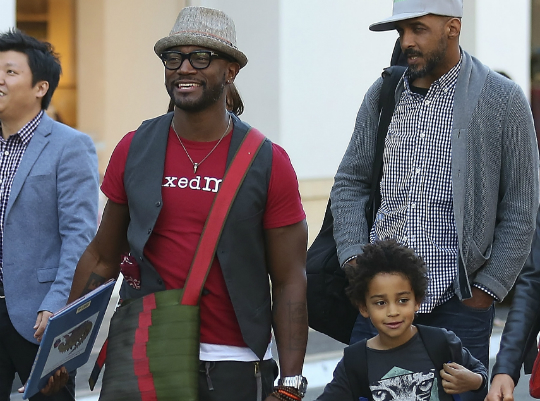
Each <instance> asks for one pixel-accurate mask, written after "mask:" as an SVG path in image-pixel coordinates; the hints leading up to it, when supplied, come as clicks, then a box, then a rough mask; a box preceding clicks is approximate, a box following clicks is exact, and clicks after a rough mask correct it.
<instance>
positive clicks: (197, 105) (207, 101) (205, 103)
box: [167, 80, 225, 112]
mask: <svg viewBox="0 0 540 401" xmlns="http://www.w3.org/2000/svg"><path fill="white" fill-rule="evenodd" d="M177 83H178V81H176V82H175V84H174V85H172V87H170V88H167V92H168V93H169V96H170V97H171V99H172V101H173V102H174V105H175V106H176V108H178V109H180V110H183V111H188V112H198V111H202V110H204V109H206V108H208V107H210V106H211V105H213V104H214V103H216V102H217V101H218V100H219V99H220V98H221V96H222V94H223V91H224V90H225V80H223V81H222V82H221V83H218V84H216V85H213V86H208V85H207V82H202V83H201V88H202V95H201V96H200V97H199V98H198V99H195V100H186V99H183V98H181V97H179V98H176V97H175V96H174V87H175V86H176V84H177Z"/></svg>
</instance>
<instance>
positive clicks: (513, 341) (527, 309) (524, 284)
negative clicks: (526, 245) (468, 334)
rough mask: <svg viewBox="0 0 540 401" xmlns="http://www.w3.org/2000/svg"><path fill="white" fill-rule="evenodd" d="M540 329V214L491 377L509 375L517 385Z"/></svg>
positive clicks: (517, 284) (517, 282)
mask: <svg viewBox="0 0 540 401" xmlns="http://www.w3.org/2000/svg"><path fill="white" fill-rule="evenodd" d="M539 330H540V213H539V214H538V215H537V217H536V231H535V233H534V238H533V242H532V248H531V253H530V254H529V257H528V258H527V261H526V262H525V265H524V266H523V270H522V271H521V273H520V275H519V277H518V279H517V281H516V289H515V294H514V300H513V302H512V307H511V308H510V313H509V314H508V318H507V320H506V325H505V326H504V331H503V335H502V339H501V347H500V350H499V353H498V354H497V360H496V362H495V366H494V367H493V371H492V376H495V375H496V374H499V373H505V374H507V375H510V376H511V377H512V378H513V379H514V382H515V383H516V384H517V382H518V380H519V374H520V370H521V364H522V363H523V362H524V360H525V359H526V357H527V354H528V352H529V350H530V349H531V347H533V346H534V345H535V343H536V336H537V334H538V332H539Z"/></svg>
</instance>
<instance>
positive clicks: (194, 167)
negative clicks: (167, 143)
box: [171, 115, 232, 174]
mask: <svg viewBox="0 0 540 401" xmlns="http://www.w3.org/2000/svg"><path fill="white" fill-rule="evenodd" d="M231 121H232V118H231V116H230V115H229V122H228V124H227V128H226V129H225V132H224V133H223V134H222V135H221V138H219V141H218V142H217V143H216V145H215V146H214V147H213V148H212V150H211V151H210V152H208V154H207V155H206V156H204V157H203V159H202V160H201V161H200V162H198V163H195V162H194V161H193V159H192V158H191V156H190V155H189V152H188V151H187V149H186V147H185V146H184V142H182V139H180V135H178V132H176V128H175V126H174V118H173V119H172V121H171V127H172V129H173V131H174V133H175V134H176V137H177V138H178V141H179V142H180V145H182V148H183V149H184V152H186V155H187V157H188V159H189V161H190V162H191V164H192V165H193V174H195V173H197V169H198V168H199V166H200V165H201V164H202V162H203V161H205V160H206V159H208V156H210V155H211V154H212V152H213V151H214V150H216V148H217V147H218V146H219V144H220V143H221V141H222V140H223V138H225V134H226V133H227V132H229V128H230V126H231Z"/></svg>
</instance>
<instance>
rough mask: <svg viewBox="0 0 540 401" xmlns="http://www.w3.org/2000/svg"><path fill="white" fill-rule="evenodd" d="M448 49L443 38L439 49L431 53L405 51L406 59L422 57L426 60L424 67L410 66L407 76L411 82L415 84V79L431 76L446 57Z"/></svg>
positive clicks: (438, 46)
mask: <svg viewBox="0 0 540 401" xmlns="http://www.w3.org/2000/svg"><path fill="white" fill-rule="evenodd" d="M447 49H448V44H447V42H446V41H445V39H444V38H441V40H440V41H439V43H438V45H437V48H436V49H435V50H433V51H431V52H429V53H426V54H424V53H422V52H420V51H418V50H414V49H405V50H404V51H403V54H404V55H405V56H406V57H409V56H416V57H422V58H423V59H424V66H423V67H419V66H417V65H409V68H408V69H407V75H408V78H409V81H410V82H414V80H415V79H418V78H423V77H425V76H426V75H428V74H430V73H431V72H432V71H433V70H434V69H435V68H436V67H437V66H439V64H441V62H442V61H443V60H444V58H445V57H446V51H447Z"/></svg>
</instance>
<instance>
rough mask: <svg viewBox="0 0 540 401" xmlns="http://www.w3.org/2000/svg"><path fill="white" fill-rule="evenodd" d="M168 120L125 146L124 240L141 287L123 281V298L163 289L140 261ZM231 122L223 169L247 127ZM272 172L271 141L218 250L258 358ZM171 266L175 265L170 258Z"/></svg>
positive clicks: (153, 123) (266, 288)
mask: <svg viewBox="0 0 540 401" xmlns="http://www.w3.org/2000/svg"><path fill="white" fill-rule="evenodd" d="M172 116H173V114H172V113H169V114H166V115H163V116H160V117H157V118H154V119H152V120H147V121H145V122H143V123H142V124H141V126H140V127H139V129H137V132H136V133H135V135H134V136H133V140H132V141H131V145H130V148H129V153H128V157H127V161H126V167H125V173H124V185H125V189H126V194H127V198H128V206H129V215H130V223H129V227H128V232H127V237H128V241H129V245H130V248H131V254H132V255H133V257H135V258H136V259H137V261H138V263H139V266H140V268H141V289H140V290H135V289H133V288H132V287H130V286H129V285H128V284H127V283H126V282H124V283H123V285H122V289H121V292H120V296H121V297H122V299H130V298H139V297H142V296H144V295H147V294H150V293H153V292H157V291H163V290H165V285H164V283H163V280H162V279H161V277H160V276H159V274H158V273H157V272H156V270H155V269H154V267H153V266H152V265H151V264H150V262H149V261H148V260H147V259H146V258H145V257H144V253H143V250H144V247H145V245H146V242H147V241H148V238H149V237H150V235H151V234H152V229H153V228H154V225H155V223H156V220H157V218H158V216H159V213H160V211H161V208H162V206H163V201H162V197H161V186H162V183H163V174H164V163H165V152H166V150H167V139H168V135H169V127H170V125H171V120H172ZM232 118H233V123H234V130H233V133H232V140H231V146H230V148H229V153H228V156H227V167H228V166H229V165H230V163H231V160H232V158H233V156H234V155H235V154H236V151H237V150H238V147H239V146H240V144H241V142H242V139H243V138H244V136H245V135H246V133H247V131H248V129H249V126H248V125H247V124H245V123H243V122H242V121H240V120H239V119H238V118H237V117H236V116H234V115H233V116H232ZM271 169H272V143H271V142H270V141H269V140H268V139H266V140H265V141H264V143H263V145H262V147H261V150H260V151H259V154H258V155H257V156H256V158H255V160H254V161H253V164H252V165H251V167H250V169H249V171H248V173H247V175H246V177H245V180H244V182H243V183H242V185H241V187H240V189H239V191H238V194H237V196H236V199H235V201H234V202H233V204H232V207H231V210H230V213H229V216H228V218H227V221H226V222H225V226H224V228H223V232H222V235H221V239H220V241H219V243H218V247H217V252H216V255H217V257H218V259H219V263H220V265H221V269H222V271H223V276H224V278H225V283H226V285H227V289H228V291H229V296H230V298H231V301H232V304H233V307H234V311H235V314H236V317H237V319H238V322H239V324H240V329H241V331H242V337H243V338H244V341H245V342H246V344H247V345H248V347H249V348H251V349H252V350H253V352H254V353H255V354H256V355H257V356H258V357H259V358H261V359H262V357H263V355H264V353H265V351H266V348H267V346H268V342H269V340H270V328H271V323H272V314H271V300H270V285H269V279H268V269H267V266H266V255H265V252H266V249H265V239H264V229H263V222H262V220H263V215H264V210H265V207H266V199H267V193H268V186H269V183H270V174H271ZM170 263H175V261H174V257H171V261H170ZM203 293H204V292H203ZM203 296H204V295H203Z"/></svg>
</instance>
